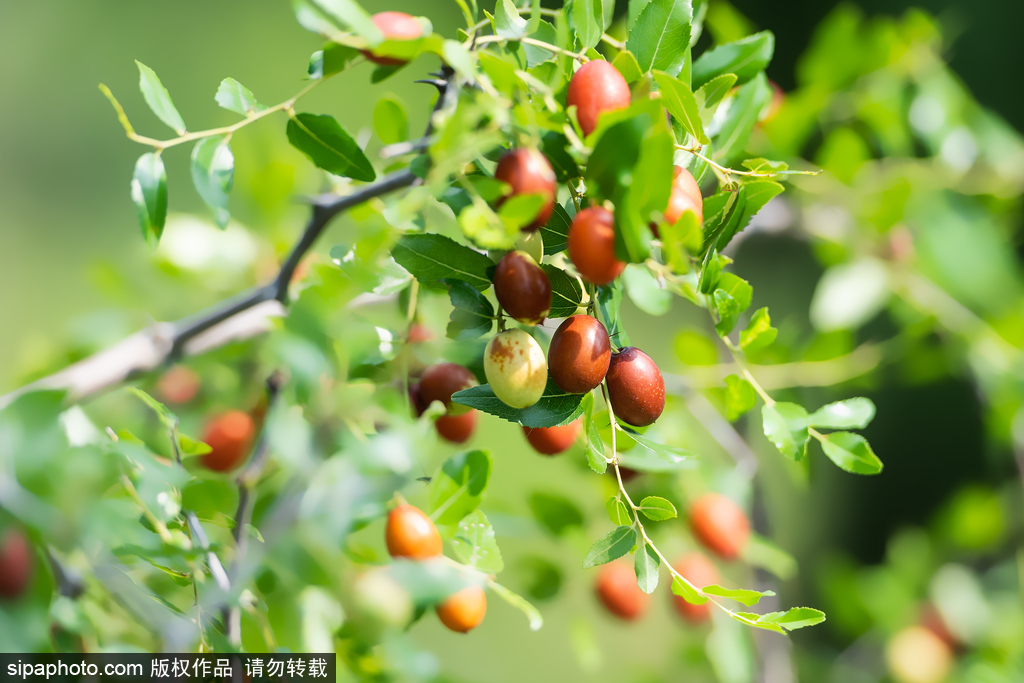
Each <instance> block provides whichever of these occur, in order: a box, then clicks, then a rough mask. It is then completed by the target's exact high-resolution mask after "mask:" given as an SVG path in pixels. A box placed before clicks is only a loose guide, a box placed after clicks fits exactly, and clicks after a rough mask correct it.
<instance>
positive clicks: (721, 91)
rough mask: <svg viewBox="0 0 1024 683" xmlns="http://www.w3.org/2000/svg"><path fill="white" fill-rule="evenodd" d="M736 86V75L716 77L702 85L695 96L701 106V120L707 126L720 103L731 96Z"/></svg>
mask: <svg viewBox="0 0 1024 683" xmlns="http://www.w3.org/2000/svg"><path fill="white" fill-rule="evenodd" d="M734 85H736V74H724V75H722V76H716V77H715V78H712V79H711V80H710V81H708V82H707V83H705V84H704V85H702V86H701V87H700V88H698V89H697V91H696V92H695V93H694V94H693V95H694V97H695V98H696V100H697V104H699V105H700V120H701V122H702V123H703V124H704V125H705V126H706V125H708V124H709V123H711V118H712V117H713V116H714V114H715V111H716V110H717V109H718V103H719V102H721V101H722V99H723V98H724V97H725V96H726V95H728V94H729V92H730V91H731V90H732V87H733V86H734Z"/></svg>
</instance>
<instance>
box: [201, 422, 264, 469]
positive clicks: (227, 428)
mask: <svg viewBox="0 0 1024 683" xmlns="http://www.w3.org/2000/svg"><path fill="white" fill-rule="evenodd" d="M255 436H256V423H255V422H254V421H253V419H252V416H250V415H249V414H248V413H244V412H242V411H241V410H231V411H228V412H226V413H222V414H221V415H218V416H217V417H215V418H214V419H213V420H211V421H210V422H209V423H208V424H207V425H206V430H205V431H204V432H203V442H204V443H206V445H208V446H209V447H210V448H211V450H210V452H209V453H206V454H205V455H203V456H202V458H203V466H204V467H207V468H209V469H211V470H213V471H215V472H228V471H230V470H233V469H234V468H235V467H237V466H238V465H240V464H241V463H242V462H243V461H244V460H245V458H246V456H247V455H249V449H250V448H252V442H253V439H254V438H255Z"/></svg>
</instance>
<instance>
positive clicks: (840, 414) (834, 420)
mask: <svg viewBox="0 0 1024 683" xmlns="http://www.w3.org/2000/svg"><path fill="white" fill-rule="evenodd" d="M874 417H875V404H874V403H872V402H871V399H868V398H863V397H858V398H848V399H846V400H845V401H836V402H835V403H829V404H828V405H826V406H822V407H821V408H818V409H817V410H815V411H814V412H813V413H811V417H810V418H808V420H807V424H809V425H810V426H811V427H823V428H825V429H864V428H865V427H867V426H868V423H869V422H871V420H872V419H873V418H874Z"/></svg>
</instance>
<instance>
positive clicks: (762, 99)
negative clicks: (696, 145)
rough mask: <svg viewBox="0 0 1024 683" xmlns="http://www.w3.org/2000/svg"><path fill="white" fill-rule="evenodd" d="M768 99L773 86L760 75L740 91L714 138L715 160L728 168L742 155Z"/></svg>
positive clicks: (762, 74) (770, 96)
mask: <svg viewBox="0 0 1024 683" xmlns="http://www.w3.org/2000/svg"><path fill="white" fill-rule="evenodd" d="M771 98H772V87H771V86H770V85H768V79H767V77H765V75H764V73H763V72H761V73H758V74H757V76H756V77H755V78H754V79H753V80H752V81H750V82H749V83H747V84H746V85H744V86H742V87H741V88H740V89H739V92H737V93H736V96H735V97H734V98H733V100H732V104H731V105H730V106H729V111H728V113H727V114H726V117H725V121H724V122H723V123H722V127H721V128H720V129H719V131H718V134H717V135H716V136H715V138H714V145H715V154H714V156H715V159H717V160H719V161H721V162H722V163H724V164H727V165H728V164H730V163H732V162H733V161H734V160H736V159H737V158H739V157H740V156H741V155H742V154H743V151H744V149H746V146H747V142H748V141H749V140H750V133H751V132H752V131H753V130H754V124H756V123H757V119H758V117H760V116H761V112H762V111H763V110H764V107H765V105H766V104H768V101H769V100H770V99H771Z"/></svg>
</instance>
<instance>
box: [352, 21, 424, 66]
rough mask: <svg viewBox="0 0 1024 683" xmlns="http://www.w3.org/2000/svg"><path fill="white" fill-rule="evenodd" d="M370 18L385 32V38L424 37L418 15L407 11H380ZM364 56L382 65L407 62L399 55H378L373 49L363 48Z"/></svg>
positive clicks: (410, 38)
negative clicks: (398, 56) (399, 57)
mask: <svg viewBox="0 0 1024 683" xmlns="http://www.w3.org/2000/svg"><path fill="white" fill-rule="evenodd" d="M370 20H371V21H373V24H374V26H376V27H377V28H379V29H380V32H381V33H383V34H384V39H385V40H416V39H417V38H421V37H423V25H422V24H420V22H419V20H418V19H416V17H414V16H412V15H411V14H406V13H405V12H378V13H377V14H374V15H373V16H372V17H370ZM363 56H364V57H366V58H367V59H368V60H370V61H371V62H373V63H374V64H380V65H381V66H400V65H402V64H405V62H406V60H404V59H398V58H397V57H378V56H377V55H375V54H373V51H372V50H363Z"/></svg>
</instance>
